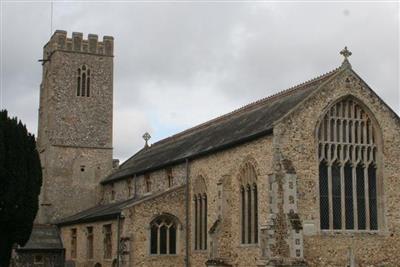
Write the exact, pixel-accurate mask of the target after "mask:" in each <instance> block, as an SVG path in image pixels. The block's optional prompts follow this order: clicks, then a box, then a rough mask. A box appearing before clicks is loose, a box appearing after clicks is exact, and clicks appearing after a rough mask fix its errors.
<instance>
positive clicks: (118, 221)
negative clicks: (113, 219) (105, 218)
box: [117, 213, 121, 267]
mask: <svg viewBox="0 0 400 267" xmlns="http://www.w3.org/2000/svg"><path fill="white" fill-rule="evenodd" d="M120 229H121V213H120V214H118V217H117V267H119V266H120V264H119V261H120V256H121V246H120V238H121V237H120Z"/></svg>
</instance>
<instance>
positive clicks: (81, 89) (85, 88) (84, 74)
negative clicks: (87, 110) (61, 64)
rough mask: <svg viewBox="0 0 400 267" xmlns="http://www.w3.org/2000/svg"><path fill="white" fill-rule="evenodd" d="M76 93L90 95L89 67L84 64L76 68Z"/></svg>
mask: <svg viewBox="0 0 400 267" xmlns="http://www.w3.org/2000/svg"><path fill="white" fill-rule="evenodd" d="M76 95H77V96H87V97H89V96H90V69H89V68H88V67H87V66H86V65H82V66H81V67H80V68H79V69H78V77H77V88H76Z"/></svg>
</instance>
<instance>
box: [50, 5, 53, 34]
mask: <svg viewBox="0 0 400 267" xmlns="http://www.w3.org/2000/svg"><path fill="white" fill-rule="evenodd" d="M50 12H51V14H50V37H51V35H52V34H53V0H51V2H50Z"/></svg>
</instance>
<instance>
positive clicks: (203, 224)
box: [193, 176, 207, 250]
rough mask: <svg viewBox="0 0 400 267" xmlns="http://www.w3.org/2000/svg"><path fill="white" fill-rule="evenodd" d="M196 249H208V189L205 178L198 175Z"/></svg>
mask: <svg viewBox="0 0 400 267" xmlns="http://www.w3.org/2000/svg"><path fill="white" fill-rule="evenodd" d="M193 192H194V195H193V203H194V216H193V217H194V249H195V250H206V249H207V189H206V184H205V181H204V178H203V177H202V176H199V177H197V179H196V181H195V183H194V188H193Z"/></svg>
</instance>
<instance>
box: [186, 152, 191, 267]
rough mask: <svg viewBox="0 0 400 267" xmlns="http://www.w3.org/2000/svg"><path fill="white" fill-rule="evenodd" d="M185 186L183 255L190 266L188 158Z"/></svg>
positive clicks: (187, 265) (187, 266)
mask: <svg viewBox="0 0 400 267" xmlns="http://www.w3.org/2000/svg"><path fill="white" fill-rule="evenodd" d="M185 182H186V187H185V209H186V210H185V213H186V222H185V223H186V240H185V243H186V244H185V247H186V251H185V252H186V256H185V266H186V267H189V266H190V261H189V159H188V158H186V181H185Z"/></svg>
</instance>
